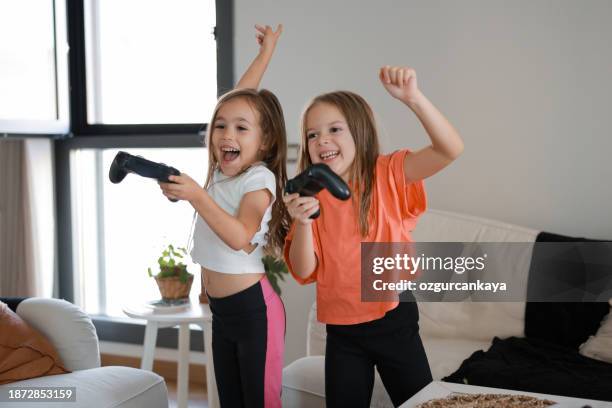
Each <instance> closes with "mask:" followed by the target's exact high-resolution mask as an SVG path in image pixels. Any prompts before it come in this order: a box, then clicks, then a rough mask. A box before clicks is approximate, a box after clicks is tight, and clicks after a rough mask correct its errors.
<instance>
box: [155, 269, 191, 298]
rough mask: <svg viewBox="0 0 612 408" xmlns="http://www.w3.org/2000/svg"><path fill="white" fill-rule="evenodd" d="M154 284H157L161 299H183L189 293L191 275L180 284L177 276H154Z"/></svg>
mask: <svg viewBox="0 0 612 408" xmlns="http://www.w3.org/2000/svg"><path fill="white" fill-rule="evenodd" d="M155 282H157V286H158V287H159V292H160V293H161V296H162V299H164V300H175V299H183V298H187V297H189V291H190V290H191V284H192V283H193V275H190V276H189V277H188V278H187V282H185V283H183V282H181V280H180V278H179V277H178V276H171V277H168V278H158V277H157V276H156V277H155Z"/></svg>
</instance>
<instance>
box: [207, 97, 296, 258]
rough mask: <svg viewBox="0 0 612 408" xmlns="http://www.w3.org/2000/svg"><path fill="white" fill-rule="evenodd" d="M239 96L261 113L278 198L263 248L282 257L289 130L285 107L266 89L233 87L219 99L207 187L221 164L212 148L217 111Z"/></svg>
mask: <svg viewBox="0 0 612 408" xmlns="http://www.w3.org/2000/svg"><path fill="white" fill-rule="evenodd" d="M236 98H244V99H245V100H246V101H247V102H248V103H249V105H250V106H251V107H252V108H253V109H254V110H255V111H257V112H258V113H259V128H260V130H261V133H262V138H263V139H262V144H263V145H264V146H265V147H266V148H265V151H264V153H263V156H262V157H261V160H262V161H263V162H264V163H265V165H266V167H267V168H268V169H269V170H270V171H271V172H272V173H274V175H275V178H276V199H275V200H274V203H273V204H272V219H271V220H270V225H269V230H268V242H267V244H266V246H265V247H264V251H265V252H266V253H267V254H269V255H273V256H275V257H280V254H281V251H282V248H283V245H284V243H285V236H286V235H287V232H288V231H289V225H290V222H291V219H290V216H289V213H288V212H287V208H286V207H285V204H284V202H283V200H282V196H283V189H284V187H285V184H286V182H287V165H286V162H287V132H286V129H285V119H284V115H283V109H282V107H281V105H280V102H279V101H278V99H277V98H276V96H275V95H274V94H273V93H272V92H270V91H268V90H266V89H262V90H259V91H258V90H255V89H234V90H233V91H230V92H228V93H226V94H224V95H223V96H221V97H220V98H219V101H218V102H217V106H216V107H215V110H214V112H213V115H212V119H211V121H210V122H209V131H208V132H207V136H206V146H207V147H208V176H207V177H206V182H205V183H204V188H208V187H210V185H211V183H212V179H213V174H214V172H215V171H216V170H217V168H218V167H219V162H218V161H217V158H216V157H215V155H214V152H213V149H212V148H211V147H212V144H211V141H212V134H213V131H214V123H215V121H216V119H217V114H218V113H219V109H220V108H221V107H222V106H223V105H224V104H226V103H227V102H229V101H230V100H234V99H236ZM247 169H248V167H247V168H245V169H242V171H241V172H240V173H239V174H242V173H243V172H245V171H246V170H247Z"/></svg>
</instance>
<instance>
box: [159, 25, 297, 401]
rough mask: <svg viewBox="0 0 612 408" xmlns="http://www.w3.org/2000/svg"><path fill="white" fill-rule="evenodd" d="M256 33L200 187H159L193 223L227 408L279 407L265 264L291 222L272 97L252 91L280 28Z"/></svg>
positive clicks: (185, 179)
mask: <svg viewBox="0 0 612 408" xmlns="http://www.w3.org/2000/svg"><path fill="white" fill-rule="evenodd" d="M256 29H257V40H258V42H259V44H260V51H259V54H258V55H257V57H256V58H255V60H254V61H253V62H252V63H251V65H250V66H249V68H248V70H247V72H246V73H245V74H244V75H243V77H242V78H241V79H240V81H239V82H238V84H237V86H236V89H234V90H233V91H230V92H228V93H227V94H225V95H223V96H221V97H220V98H219V101H218V103H217V106H216V107H215V110H214V113H213V116H212V120H211V121H210V124H209V127H208V132H207V133H208V136H207V146H208V151H209V168H208V177H207V180H206V183H205V185H204V188H202V187H201V186H199V185H198V184H197V183H196V182H195V181H194V180H193V179H192V178H191V177H189V176H188V175H186V174H181V175H180V176H170V178H169V179H170V181H171V182H172V183H160V186H161V189H162V191H163V193H164V195H165V196H167V197H168V198H172V199H179V200H186V201H188V202H189V203H190V204H191V205H192V206H193V208H194V209H195V210H196V212H197V213H198V215H199V216H198V218H197V221H196V228H195V233H194V247H193V251H192V252H191V255H192V258H193V260H194V261H195V262H197V263H199V264H200V265H201V266H202V293H203V294H204V293H206V295H207V296H206V295H204V296H202V295H201V300H205V298H206V297H207V298H208V300H209V301H210V305H211V310H212V312H213V358H214V362H215V374H216V376H217V386H218V391H219V398H220V402H221V406H229V407H231V406H266V407H268V406H280V386H281V382H280V378H281V372H282V361H283V358H282V354H283V345H284V324H285V322H284V308H283V307H282V302H281V300H280V298H279V297H278V295H276V293H275V292H274V291H273V290H272V289H271V286H270V284H269V282H268V281H267V280H266V278H265V270H264V265H263V262H262V257H263V255H264V253H266V254H271V255H276V256H279V255H280V251H281V249H282V246H283V244H284V239H285V235H286V234H287V231H288V226H289V222H290V219H289V215H288V213H287V210H286V207H285V205H284V203H283V200H282V198H281V197H282V192H283V188H284V185H285V183H286V181H287V171H286V164H285V163H286V155H287V140H286V131H285V122H284V119H283V112H282V109H281V106H280V103H279V102H278V99H277V98H276V97H275V96H274V94H273V93H272V92H270V91H267V90H265V89H264V90H259V91H258V90H256V88H257V87H258V85H259V82H260V80H261V78H262V76H263V74H264V72H265V70H266V67H267V65H268V63H269V61H270V59H271V58H272V54H273V52H274V48H275V46H276V41H277V39H278V37H279V36H280V34H281V31H282V26H279V27H278V28H277V30H276V31H273V30H272V28H270V27H269V26H266V27H262V26H256ZM264 306H265V307H264ZM262 310H263V311H264V312H265V313H266V316H265V318H262V316H260V315H259V314H261V313H262ZM226 315H231V316H232V318H231V319H230V318H227V317H226ZM236 315H237V316H239V318H238V317H236ZM243 319H244V321H243ZM255 322H256V323H257V324H255ZM262 322H263V323H262ZM266 339H267V340H266ZM262 347H263V349H262ZM245 349H248V350H250V351H245ZM238 350H240V352H238ZM254 356H259V357H257V358H254ZM262 358H263V360H262ZM242 359H245V360H242ZM234 365H235V366H234ZM264 379H265V380H264ZM264 385H265V386H264ZM260 397H261V398H260ZM264 397H265V398H264ZM237 398H238V399H237ZM262 398H263V399H262ZM253 401H255V402H253ZM260 402H261V404H260Z"/></svg>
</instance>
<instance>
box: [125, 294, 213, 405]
mask: <svg viewBox="0 0 612 408" xmlns="http://www.w3.org/2000/svg"><path fill="white" fill-rule="evenodd" d="M123 312H124V313H125V314H126V315H128V316H129V317H132V318H134V319H144V320H146V322H147V326H146V329H145V338H144V353H143V356H142V362H141V364H140V368H142V369H143V370H149V371H151V370H152V369H153V356H154V354H155V345H156V341H157V329H160V328H164V327H174V326H179V338H178V352H179V361H178V373H177V374H178V375H177V388H178V390H177V394H178V395H177V396H178V401H177V405H178V407H179V408H186V407H187V402H188V388H189V325H190V324H192V323H193V324H197V325H199V326H200V327H201V328H202V330H203V332H204V350H205V353H206V388H207V394H208V406H209V408H218V407H219V396H218V395H217V383H216V381H215V370H214V367H213V358H212V314H211V312H210V307H209V306H208V305H206V304H198V303H195V304H194V303H193V302H192V303H191V306H190V307H189V308H188V309H186V310H183V311H180V312H177V313H154V312H153V310H151V309H150V308H148V307H146V306H145V305H138V306H127V307H124V308H123Z"/></svg>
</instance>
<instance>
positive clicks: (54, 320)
mask: <svg viewBox="0 0 612 408" xmlns="http://www.w3.org/2000/svg"><path fill="white" fill-rule="evenodd" d="M17 314H18V315H19V316H20V317H21V318H22V319H23V320H25V321H26V322H27V323H28V324H29V325H30V326H32V327H33V328H34V329H36V330H38V331H39V332H40V333H42V334H43V335H44V336H45V337H46V338H47V339H48V340H49V341H50V342H51V343H52V344H53V345H54V346H55V348H56V350H57V351H58V353H59V355H60V358H61V360H62V362H63V363H64V366H65V367H66V368H67V369H69V370H71V371H72V372H71V373H69V374H62V375H52V376H46V377H39V378H32V379H30V380H25V381H19V382H14V383H10V384H5V385H0V390H1V391H2V392H3V394H5V395H6V393H7V390H8V389H9V388H16V387H76V402H63V403H62V402H53V403H42V404H41V403H40V402H31V403H27V402H2V403H0V406H2V407H7V408H8V407H14V408H26V407H36V408H40V407H42V406H53V407H70V408H93V407H96V408H98V407H99V408H105V407H109V408H110V407H125V408H136V407H146V408H162V407H163V408H167V407H168V395H167V389H166V383H165V382H164V379H163V378H162V377H160V376H159V375H157V374H155V373H153V372H150V371H144V370H139V369H136V368H130V367H100V352H99V348H98V336H97V334H96V329H95V327H94V325H93V323H92V321H91V319H90V318H89V316H88V315H86V314H85V313H84V312H83V311H81V310H80V309H79V308H78V307H77V306H75V305H73V304H72V303H69V302H66V301H65V300H60V299H45V298H29V299H25V300H23V301H22V302H21V303H19V306H18V307H17Z"/></svg>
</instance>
